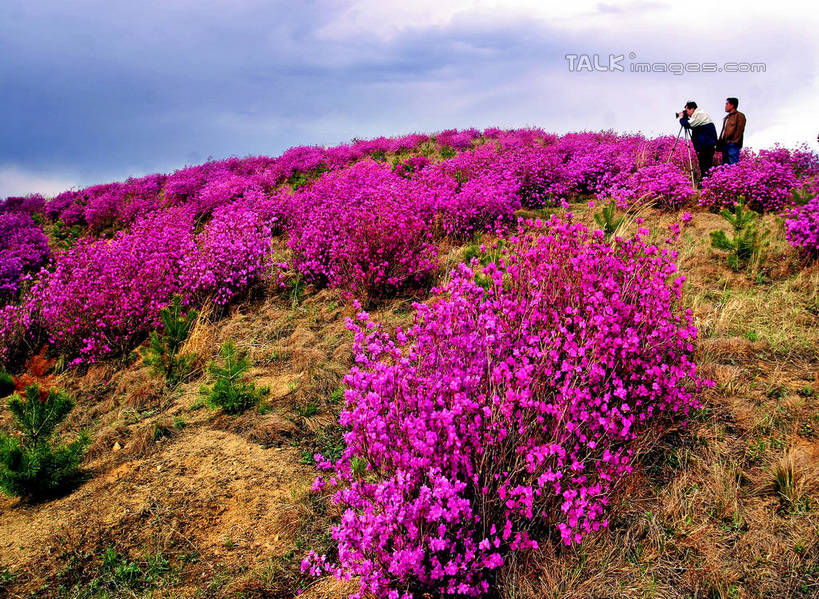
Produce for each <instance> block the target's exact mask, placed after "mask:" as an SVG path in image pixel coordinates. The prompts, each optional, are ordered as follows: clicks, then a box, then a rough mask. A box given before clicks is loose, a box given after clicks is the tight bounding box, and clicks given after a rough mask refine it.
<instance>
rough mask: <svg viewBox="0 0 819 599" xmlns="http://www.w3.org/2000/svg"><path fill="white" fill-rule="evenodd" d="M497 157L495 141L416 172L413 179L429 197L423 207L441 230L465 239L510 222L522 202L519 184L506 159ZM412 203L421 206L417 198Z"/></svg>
mask: <svg viewBox="0 0 819 599" xmlns="http://www.w3.org/2000/svg"><path fill="white" fill-rule="evenodd" d="M500 158H501V157H500V155H499V153H498V152H497V149H496V148H495V146H494V145H492V144H485V145H482V146H479V147H478V148H476V149H475V150H472V151H469V152H463V153H462V154H458V155H457V156H455V157H454V158H451V159H449V160H445V161H443V162H439V163H437V164H435V165H430V166H428V167H427V168H425V169H424V170H422V171H421V172H420V173H419V175H418V176H417V177H416V180H417V181H418V182H419V183H421V184H422V185H424V186H425V187H426V188H427V189H428V191H429V194H430V195H429V197H430V198H431V203H428V204H426V205H425V206H424V207H425V208H426V209H427V210H429V211H431V212H432V213H433V214H434V215H435V217H436V222H437V223H438V224H439V227H440V232H442V233H443V234H445V235H447V236H450V237H453V238H456V239H467V238H469V237H471V236H472V235H473V234H474V233H476V232H479V231H491V230H495V229H497V228H498V227H500V226H502V225H504V224H508V223H510V222H512V220H513V217H514V213H515V211H516V210H518V209H519V208H520V206H521V204H520V200H519V198H518V195H517V188H518V184H517V181H516V180H515V175H514V172H513V171H512V169H511V168H509V166H508V163H507V162H504V161H502V160H501V159H500ZM415 204H416V206H418V207H419V209H423V208H424V207H422V206H421V204H422V202H421V201H420V200H418V199H416V200H415Z"/></svg>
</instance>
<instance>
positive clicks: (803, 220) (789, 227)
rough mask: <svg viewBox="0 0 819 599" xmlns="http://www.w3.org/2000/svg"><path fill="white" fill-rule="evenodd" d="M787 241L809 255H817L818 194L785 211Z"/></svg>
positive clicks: (818, 251) (818, 234)
mask: <svg viewBox="0 0 819 599" xmlns="http://www.w3.org/2000/svg"><path fill="white" fill-rule="evenodd" d="M785 217H786V218H785V236H786V237H787V239H788V242H789V243H790V244H791V245H792V246H794V247H797V248H799V249H801V250H803V251H805V252H806V253H807V254H808V255H809V256H814V257H815V256H819V196H816V197H815V198H813V199H812V200H810V201H809V202H808V203H807V204H805V205H804V206H799V207H798V208H793V209H791V210H788V211H787V212H786V213H785Z"/></svg>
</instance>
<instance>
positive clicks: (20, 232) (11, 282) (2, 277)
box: [0, 211, 51, 303]
mask: <svg viewBox="0 0 819 599" xmlns="http://www.w3.org/2000/svg"><path fill="white" fill-rule="evenodd" d="M50 257H51V251H50V250H49V248H48V238H47V237H46V236H45V233H43V230H42V229H41V228H40V225H38V224H37V223H36V222H34V220H33V219H32V218H31V216H29V214H28V213H27V212H23V211H21V212H17V211H9V212H2V213H0V303H4V301H5V300H7V299H10V298H13V297H14V296H15V295H16V293H17V291H18V289H19V286H20V280H21V277H22V276H23V274H24V273H27V272H33V271H35V270H37V269H39V268H40V267H41V266H43V265H44V264H45V263H46V262H47V261H48V260H49V258H50Z"/></svg>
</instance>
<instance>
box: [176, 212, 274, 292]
mask: <svg viewBox="0 0 819 599" xmlns="http://www.w3.org/2000/svg"><path fill="white" fill-rule="evenodd" d="M270 238H271V231H270V227H268V226H267V224H266V223H265V222H264V220H263V219H262V218H261V217H260V216H259V215H258V214H257V213H256V212H255V211H253V210H251V209H250V208H248V207H247V206H246V205H243V204H228V205H226V206H222V207H220V208H217V209H216V210H215V211H214V213H213V219H212V220H211V221H210V222H209V223H208V224H207V226H206V227H205V230H204V231H203V232H202V234H201V235H200V236H199V238H198V243H199V246H200V247H199V256H198V260H199V269H198V270H199V271H200V272H201V274H200V276H199V280H198V282H197V283H196V286H195V287H194V288H192V289H191V291H194V292H195V293H196V294H198V295H200V296H202V295H204V294H207V295H210V296H211V297H212V298H213V301H214V302H215V303H216V304H217V305H220V306H222V305H225V304H227V303H229V302H230V301H232V300H233V299H235V297H236V296H238V295H240V294H241V293H243V292H244V291H245V290H247V289H248V288H249V287H250V286H251V285H252V284H253V283H254V282H255V281H257V280H259V279H260V278H261V276H262V274H263V271H264V270H265V266H266V263H265V259H266V257H267V256H268V254H269V253H270Z"/></svg>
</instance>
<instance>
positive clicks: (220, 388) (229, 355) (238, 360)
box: [201, 341, 268, 414]
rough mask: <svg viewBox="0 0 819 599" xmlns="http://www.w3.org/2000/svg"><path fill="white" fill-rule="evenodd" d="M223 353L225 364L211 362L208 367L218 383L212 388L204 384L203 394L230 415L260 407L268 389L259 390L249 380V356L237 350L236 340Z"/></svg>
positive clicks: (220, 352)
mask: <svg viewBox="0 0 819 599" xmlns="http://www.w3.org/2000/svg"><path fill="white" fill-rule="evenodd" d="M219 354H220V356H221V358H222V365H219V364H218V363H216V362H211V364H210V365H209V366H208V371H209V372H210V374H211V376H212V377H213V378H214V379H215V381H214V383H213V385H212V386H207V385H203V386H202V388H201V393H202V394H203V395H205V396H206V397H207V401H208V404H210V406H211V407H212V408H221V409H222V411H223V412H225V413H227V414H239V413H241V412H244V411H245V410H247V409H248V408H250V407H252V406H254V405H256V404H257V403H258V402H259V401H260V400H261V399H262V397H264V396H265V395H266V394H267V392H268V389H267V388H266V387H260V388H256V385H254V384H253V383H251V382H247V381H246V379H245V373H246V371H247V369H248V361H247V356H246V355H245V354H244V353H243V352H239V351H237V349H236V347H235V346H234V345H233V342H232V341H226V342H225V343H224V344H223V345H222V347H221V349H220V350H219Z"/></svg>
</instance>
